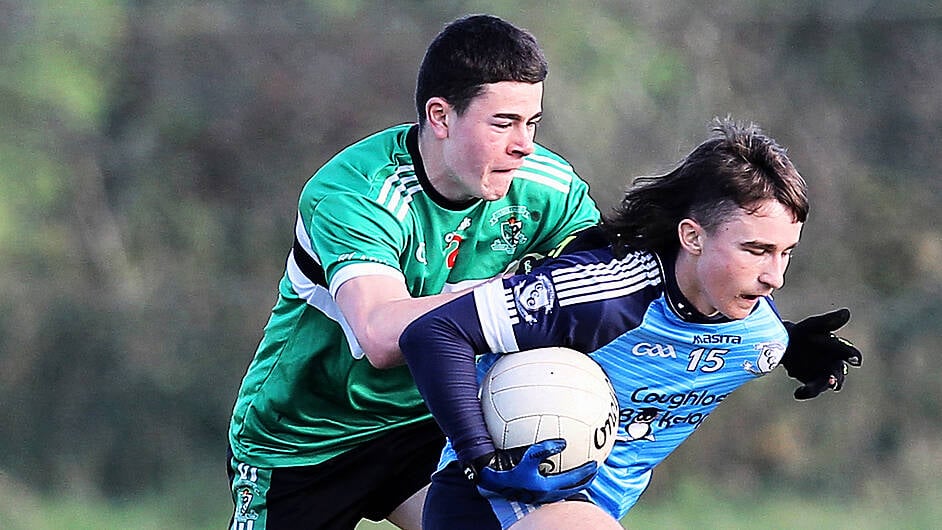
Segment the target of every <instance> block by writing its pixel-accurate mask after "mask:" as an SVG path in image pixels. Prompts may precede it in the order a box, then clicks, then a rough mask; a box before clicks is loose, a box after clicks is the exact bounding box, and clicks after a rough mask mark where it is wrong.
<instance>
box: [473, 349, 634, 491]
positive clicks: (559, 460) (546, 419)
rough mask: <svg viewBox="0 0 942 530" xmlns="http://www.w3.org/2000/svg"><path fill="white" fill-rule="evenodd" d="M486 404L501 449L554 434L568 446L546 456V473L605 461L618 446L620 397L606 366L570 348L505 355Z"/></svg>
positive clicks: (486, 384) (487, 384)
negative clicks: (592, 461) (616, 442)
mask: <svg viewBox="0 0 942 530" xmlns="http://www.w3.org/2000/svg"><path fill="white" fill-rule="evenodd" d="M481 408H482V409H483V411H484V421H485V422H486V423H487V429H488V432H489V433H490V435H491V438H493V439H494V444H495V445H496V446H497V448H498V449H512V448H515V447H522V446H528V445H530V444H533V443H535V442H539V441H542V440H547V439H551V438H562V439H564V440H566V448H565V449H564V450H563V451H562V452H561V453H559V454H557V455H553V456H552V457H550V458H549V459H547V460H545V461H544V462H543V463H542V464H541V465H540V469H541V471H543V473H546V474H551V473H559V472H562V471H567V470H570V469H573V468H576V467H579V466H581V465H582V464H585V463H586V462H589V461H591V460H594V461H596V462H598V463H599V465H601V464H602V462H604V461H605V459H606V458H608V455H609V453H611V451H612V447H613V446H614V444H615V434H616V432H615V431H616V430H617V429H618V400H617V398H616V397H615V391H614V389H612V384H611V383H610V382H609V380H608V377H607V376H606V375H605V372H604V371H603V370H602V368H601V367H600V366H599V365H598V364H597V363H596V362H595V361H593V360H592V359H591V358H590V357H589V356H588V355H585V354H584V353H581V352H578V351H575V350H571V349H568V348H560V347H553V348H538V349H535V350H527V351H522V352H517V353H511V354H507V355H502V356H501V357H500V358H498V360H497V361H496V362H495V363H494V365H493V366H491V368H490V369H489V370H488V372H487V375H485V377H484V380H483V381H482V383H481Z"/></svg>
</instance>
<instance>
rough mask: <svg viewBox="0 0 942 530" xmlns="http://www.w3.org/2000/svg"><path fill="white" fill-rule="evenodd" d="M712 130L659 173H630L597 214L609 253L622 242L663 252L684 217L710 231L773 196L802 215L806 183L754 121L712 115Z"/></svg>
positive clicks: (800, 218) (620, 250)
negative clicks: (630, 179)
mask: <svg viewBox="0 0 942 530" xmlns="http://www.w3.org/2000/svg"><path fill="white" fill-rule="evenodd" d="M711 130H712V135H711V137H710V138H709V139H707V140H706V141H704V142H703V143H701V144H700V145H698V146H697V147H696V148H695V149H694V150H693V151H692V152H691V153H690V154H689V155H687V156H686V158H684V159H683V160H682V161H681V163H680V164H679V165H678V166H677V167H676V168H674V169H673V170H672V171H670V172H669V173H667V174H664V175H660V176H653V177H638V178H637V179H635V181H634V183H633V185H632V187H631V188H629V189H628V191H627V192H626V193H625V197H624V199H623V200H622V201H621V204H619V205H618V206H616V207H615V208H614V209H613V211H612V212H611V213H610V214H608V215H606V216H603V221H602V227H603V229H604V230H605V232H606V234H607V236H608V237H609V240H610V241H612V243H613V244H614V247H615V250H616V253H617V254H619V255H624V253H625V252H627V251H628V250H630V249H639V250H640V249H643V250H653V251H656V252H659V253H669V252H672V251H674V250H675V249H676V248H677V247H678V246H679V244H680V243H679V240H678V236H677V225H678V223H680V221H681V220H683V219H685V218H690V219H693V220H694V221H696V222H697V223H699V224H700V225H701V226H703V227H704V228H705V229H706V230H708V231H709V230H712V229H714V228H715V227H716V226H718V225H719V224H721V223H723V222H724V221H725V220H727V219H729V217H730V216H731V215H733V214H734V213H735V212H736V211H737V210H739V209H744V210H746V211H749V212H752V211H755V209H757V208H758V207H759V206H761V203H762V202H764V201H766V200H770V199H771V200H774V201H777V202H779V203H781V204H782V205H783V206H784V207H785V209H786V210H788V211H789V212H790V213H791V215H792V217H793V218H794V219H795V221H797V222H802V223H803V222H805V220H806V219H807V217H808V211H809V205H808V196H807V185H806V184H805V181H804V179H803V178H802V177H801V175H800V174H799V173H798V171H797V170H796V169H795V167H794V166H793V165H792V163H791V161H790V160H789V159H788V156H787V155H786V153H785V149H784V148H783V147H782V146H780V145H779V144H778V143H777V142H776V141H775V140H773V139H772V138H769V137H768V136H766V135H765V134H763V132H762V130H761V129H759V127H758V126H756V125H755V124H749V125H741V124H738V123H735V122H733V121H732V120H730V119H729V118H726V119H719V118H716V119H714V121H713V126H712V129H711Z"/></svg>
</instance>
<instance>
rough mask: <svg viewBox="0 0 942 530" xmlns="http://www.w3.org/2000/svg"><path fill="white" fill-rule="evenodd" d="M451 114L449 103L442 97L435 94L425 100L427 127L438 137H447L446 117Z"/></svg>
mask: <svg viewBox="0 0 942 530" xmlns="http://www.w3.org/2000/svg"><path fill="white" fill-rule="evenodd" d="M451 114H452V108H451V105H449V104H448V102H447V101H445V99H444V98H440V97H437V96H436V97H433V98H429V100H428V101H426V102H425V117H426V121H427V123H428V126H429V129H431V130H432V133H433V134H434V135H435V137H436V138H438V139H444V138H447V137H448V117H449V115H451Z"/></svg>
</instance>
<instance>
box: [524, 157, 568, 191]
mask: <svg viewBox="0 0 942 530" xmlns="http://www.w3.org/2000/svg"><path fill="white" fill-rule="evenodd" d="M517 179H520V180H524V181H527V182H533V183H535V184H540V185H542V186H546V187H548V188H551V189H554V190H556V191H559V192H562V193H569V189H570V188H571V187H572V184H573V181H574V180H575V179H576V172H575V170H574V169H573V167H572V165H570V164H569V163H568V162H566V160H565V159H563V158H562V157H561V156H559V155H557V154H556V153H554V152H552V151H550V150H549V149H546V148H545V147H542V146H539V145H538V146H537V148H536V151H535V152H534V153H533V154H531V155H529V156H527V157H526V158H524V159H523V165H522V166H521V167H520V169H518V170H517V173H516V174H515V175H514V180H517Z"/></svg>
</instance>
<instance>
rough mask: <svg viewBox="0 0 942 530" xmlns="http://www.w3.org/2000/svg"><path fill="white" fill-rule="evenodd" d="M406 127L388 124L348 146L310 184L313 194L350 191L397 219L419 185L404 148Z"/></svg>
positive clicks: (410, 159)
mask: <svg viewBox="0 0 942 530" xmlns="http://www.w3.org/2000/svg"><path fill="white" fill-rule="evenodd" d="M408 130H409V127H408V126H405V125H400V126H396V127H391V128H389V129H387V130H385V131H381V132H378V133H376V134H374V135H372V136H369V137H367V138H364V139H363V140H360V141H359V142H357V143H355V144H353V145H351V146H349V147H347V148H346V149H344V150H343V151H341V152H340V153H338V154H337V156H335V157H334V158H333V159H331V160H330V161H329V162H328V163H327V164H325V165H324V166H323V167H322V168H321V169H320V170H319V171H318V173H317V174H315V175H314V178H312V179H311V182H310V185H311V186H313V190H312V193H313V195H315V196H328V195H332V194H334V193H338V192H339V193H352V194H355V195H359V196H361V197H363V198H365V199H367V200H370V201H373V202H375V203H377V204H379V205H380V206H382V207H383V208H385V209H386V210H388V211H389V212H390V213H391V214H392V215H393V216H395V217H396V218H397V219H398V220H399V221H402V220H404V219H405V218H406V216H407V215H408V212H409V204H410V203H411V202H412V199H413V197H414V196H415V194H417V193H420V192H421V191H422V185H421V184H420V183H419V179H418V177H417V176H416V174H415V166H414V164H413V160H412V156H411V155H410V154H409V150H408V148H407V147H406V140H405V138H406V135H407V133H408Z"/></svg>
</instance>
